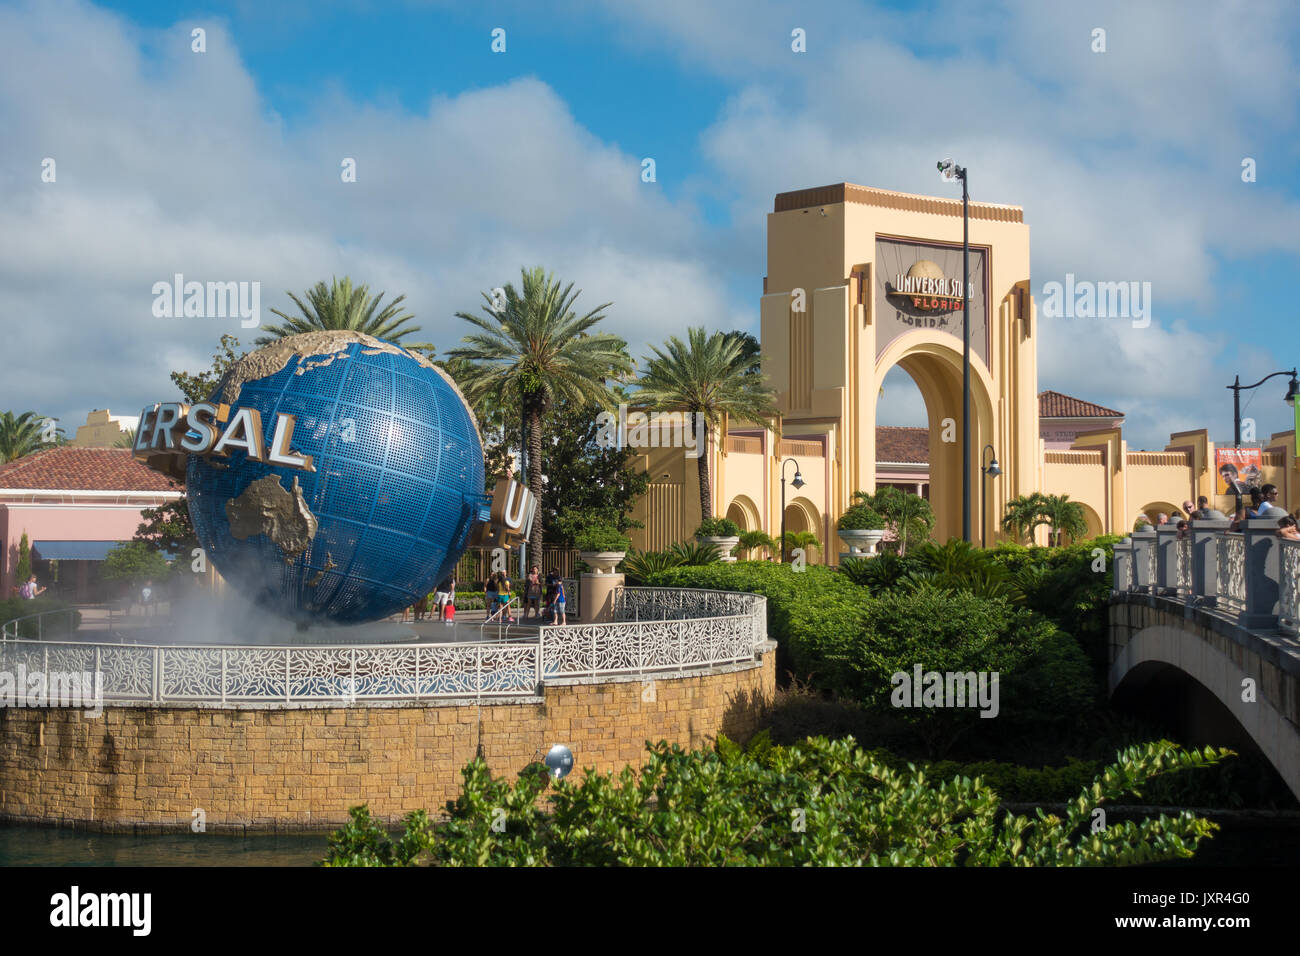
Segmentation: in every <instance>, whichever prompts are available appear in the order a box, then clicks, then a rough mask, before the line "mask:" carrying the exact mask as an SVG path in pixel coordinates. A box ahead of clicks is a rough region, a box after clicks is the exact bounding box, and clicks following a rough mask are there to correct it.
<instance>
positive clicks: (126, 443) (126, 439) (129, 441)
mask: <svg viewBox="0 0 1300 956" xmlns="http://www.w3.org/2000/svg"><path fill="white" fill-rule="evenodd" d="M134 446H135V429H134V428H127V429H125V430H123V432H122V434H121V435H120V436H119V437H118V439H117V441H115V442H113V447H114V448H132V447H134Z"/></svg>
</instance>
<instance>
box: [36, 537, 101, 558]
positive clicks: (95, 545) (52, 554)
mask: <svg viewBox="0 0 1300 956" xmlns="http://www.w3.org/2000/svg"><path fill="white" fill-rule="evenodd" d="M118 544H120V542H118V541H37V542H36V543H34V544H33V545H32V551H33V552H34V555H35V557H36V558H37V559H38V560H40V561H103V560H104V558H105V556H107V554H108V552H110V551H112V550H113V549H114V548H116V547H117V546H118Z"/></svg>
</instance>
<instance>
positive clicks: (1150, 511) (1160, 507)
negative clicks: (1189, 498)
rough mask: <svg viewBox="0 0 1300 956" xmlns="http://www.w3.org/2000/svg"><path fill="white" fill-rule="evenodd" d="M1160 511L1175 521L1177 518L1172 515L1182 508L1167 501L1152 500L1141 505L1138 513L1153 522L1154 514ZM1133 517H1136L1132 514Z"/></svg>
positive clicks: (1181, 511) (1180, 512) (1154, 520)
mask: <svg viewBox="0 0 1300 956" xmlns="http://www.w3.org/2000/svg"><path fill="white" fill-rule="evenodd" d="M1161 512H1164V513H1165V514H1167V515H1169V520H1171V521H1177V520H1178V519H1177V518H1175V517H1174V515H1175V513H1177V514H1180V515H1181V514H1183V509H1182V508H1181V507H1179V506H1178V505H1176V504H1172V503H1170V502H1168V501H1152V502H1150V503H1149V504H1145V505H1143V506H1142V509H1141V511H1140V512H1139V514H1144V515H1146V516H1147V517H1148V518H1150V519H1151V523H1152V524H1155V523H1156V515H1158V514H1160V513H1161ZM1134 517H1135V518H1136V517H1137V515H1134ZM1183 517H1187V516H1186V515H1183ZM1125 530H1126V531H1127V530H1128V529H1127V528H1126V529H1125Z"/></svg>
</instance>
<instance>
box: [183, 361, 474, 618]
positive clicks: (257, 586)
mask: <svg viewBox="0 0 1300 956" xmlns="http://www.w3.org/2000/svg"><path fill="white" fill-rule="evenodd" d="M235 404H236V406H237V407H239V408H254V409H257V410H258V412H259V413H260V414H261V418H262V429H263V440H264V441H265V442H266V443H267V446H268V447H269V446H270V442H271V440H272V436H273V434H274V431H275V422H276V416H277V414H279V413H289V414H292V415H294V416H296V425H295V429H294V433H293V442H292V447H293V451H294V452H295V453H297V454H305V455H311V456H312V458H313V464H314V465H315V469H316V470H315V471H314V472H308V471H303V470H299V469H294V468H289V467H282V466H273V465H269V464H266V463H262V462H257V461H249V460H248V456H247V454H246V453H245V452H244V451H242V450H234V451H232V452H231V453H230V455H229V457H227V458H225V459H209V458H201V457H193V456H192V457H191V458H190V460H189V464H188V470H187V474H186V486H187V493H188V498H189V509H190V517H191V519H192V520H193V523H194V529H195V532H196V533H197V535H198V539H199V543H200V544H201V545H202V546H203V548H204V549H205V550H206V552H207V556H208V558H209V559H210V560H211V561H212V562H213V564H215V565H216V567H217V569H218V570H219V571H220V572H221V574H222V576H223V577H224V578H226V580H227V581H228V582H230V583H231V584H233V585H234V586H236V587H238V588H239V589H240V590H241V591H242V592H243V593H244V594H245V596H247V597H249V598H251V599H253V600H255V601H257V602H258V603H259V604H262V605H264V606H266V607H268V608H270V609H272V610H275V611H277V612H279V613H281V614H284V615H285V616H288V617H293V618H297V619H300V620H309V621H332V622H337V623H362V622H366V621H374V620H378V619H380V618H383V617H386V616H388V615H389V614H392V613H394V612H395V611H398V610H400V609H401V608H403V607H407V606H409V605H410V604H412V603H413V602H414V601H416V600H417V599H418V598H420V597H423V596H424V595H425V594H427V593H428V592H429V591H431V590H432V589H433V587H434V585H436V584H437V582H438V581H440V580H441V579H442V578H443V577H444V576H445V575H446V574H448V573H450V572H451V570H452V569H453V568H454V567H455V565H456V562H457V560H458V559H459V557H460V554H461V553H462V552H463V551H464V549H465V547H466V545H467V544H468V541H469V538H470V535H471V533H472V532H473V530H474V526H475V524H476V522H477V521H478V520H479V519H481V518H482V517H485V515H486V507H487V501H488V498H487V496H486V494H484V491H483V488H484V466H483V447H482V443H481V441H480V439H479V435H478V430H477V428H476V426H475V423H474V418H473V414H472V412H471V411H470V409H469V408H468V407H467V406H466V404H465V401H464V399H463V398H462V397H461V396H460V394H459V393H458V392H457V390H456V389H455V388H454V386H452V385H451V384H450V383H449V382H448V381H447V380H446V379H444V378H443V376H442V375H441V374H439V372H438V371H436V370H434V369H432V368H430V367H428V366H427V365H425V364H423V363H421V362H420V361H417V360H416V359H415V358H413V357H411V356H410V355H408V354H406V353H404V352H400V353H396V354H395V353H394V352H392V351H389V350H387V349H382V350H381V349H372V348H366V346H365V344H364V343H361V342H352V343H350V344H348V345H347V346H346V347H345V348H343V349H342V350H341V351H340V352H338V353H336V354H333V355H332V357H330V356H327V357H326V358H324V359H322V358H320V357H318V356H297V355H295V356H293V357H291V358H290V359H289V360H288V362H287V364H286V365H285V367H284V368H283V369H281V370H280V371H278V372H275V373H273V374H271V375H268V376H267V377H265V378H262V379H257V380H254V381H249V382H244V383H243V384H242V385H241V386H240V390H239V396H238V399H237V401H236V403H235ZM266 475H275V476H276V477H277V478H278V480H279V482H280V485H281V487H282V488H284V489H285V490H286V491H289V490H291V489H292V487H293V481H294V479H295V478H296V479H297V481H298V484H299V488H300V492H301V495H302V499H303V502H304V503H305V505H306V507H307V508H308V509H309V510H310V511H311V513H312V514H313V515H314V516H315V518H316V521H317V529H316V533H315V535H314V537H313V538H312V540H311V542H310V545H309V547H308V548H307V550H306V551H305V552H304V553H303V554H302V555H300V556H298V557H296V558H295V559H294V560H292V561H289V562H286V560H285V555H284V554H283V553H282V552H281V550H280V547H279V546H278V545H277V544H276V542H275V541H273V540H272V537H271V536H269V535H268V534H255V535H251V536H250V537H248V538H246V539H243V540H239V539H236V538H235V537H234V536H233V535H232V534H231V529H230V522H229V519H228V517H227V513H226V503H227V502H228V501H230V500H232V499H236V498H238V497H239V496H240V495H241V494H243V493H244V491H245V490H246V489H247V488H248V486H249V485H250V484H251V483H252V482H254V481H257V480H258V479H260V478H263V477H265V476H266Z"/></svg>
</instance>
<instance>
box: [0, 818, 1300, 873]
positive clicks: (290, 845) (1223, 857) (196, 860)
mask: <svg viewBox="0 0 1300 956" xmlns="http://www.w3.org/2000/svg"><path fill="white" fill-rule="evenodd" d="M328 843H329V835H328V834H327V833H297V834H264V835H256V836H226V835H222V834H216V833H167V834H157V833H154V834H129V833H88V832H85V831H74V830H68V829H55V828H52V827H38V826H26V825H20V824H0V866H261V867H270V866H312V865H313V864H316V863H319V862H320V861H321V860H323V859H324V858H325V853H326V850H327V847H328ZM1297 860H1300V827H1296V826H1294V825H1291V826H1286V825H1282V826H1259V825H1257V824H1242V823H1236V824H1235V825H1234V824H1233V823H1231V822H1225V825H1224V827H1223V829H1222V830H1221V831H1219V832H1218V833H1217V834H1216V835H1215V838H1214V839H1213V840H1208V841H1205V842H1203V843H1202V844H1201V847H1200V849H1199V850H1197V852H1196V857H1195V858H1194V859H1192V860H1187V861H1182V860H1179V861H1173V862H1169V863H1164V864H1157V865H1159V866H1174V867H1178V868H1182V867H1197V866H1286V867H1290V866H1295V865H1296V861H1297Z"/></svg>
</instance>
